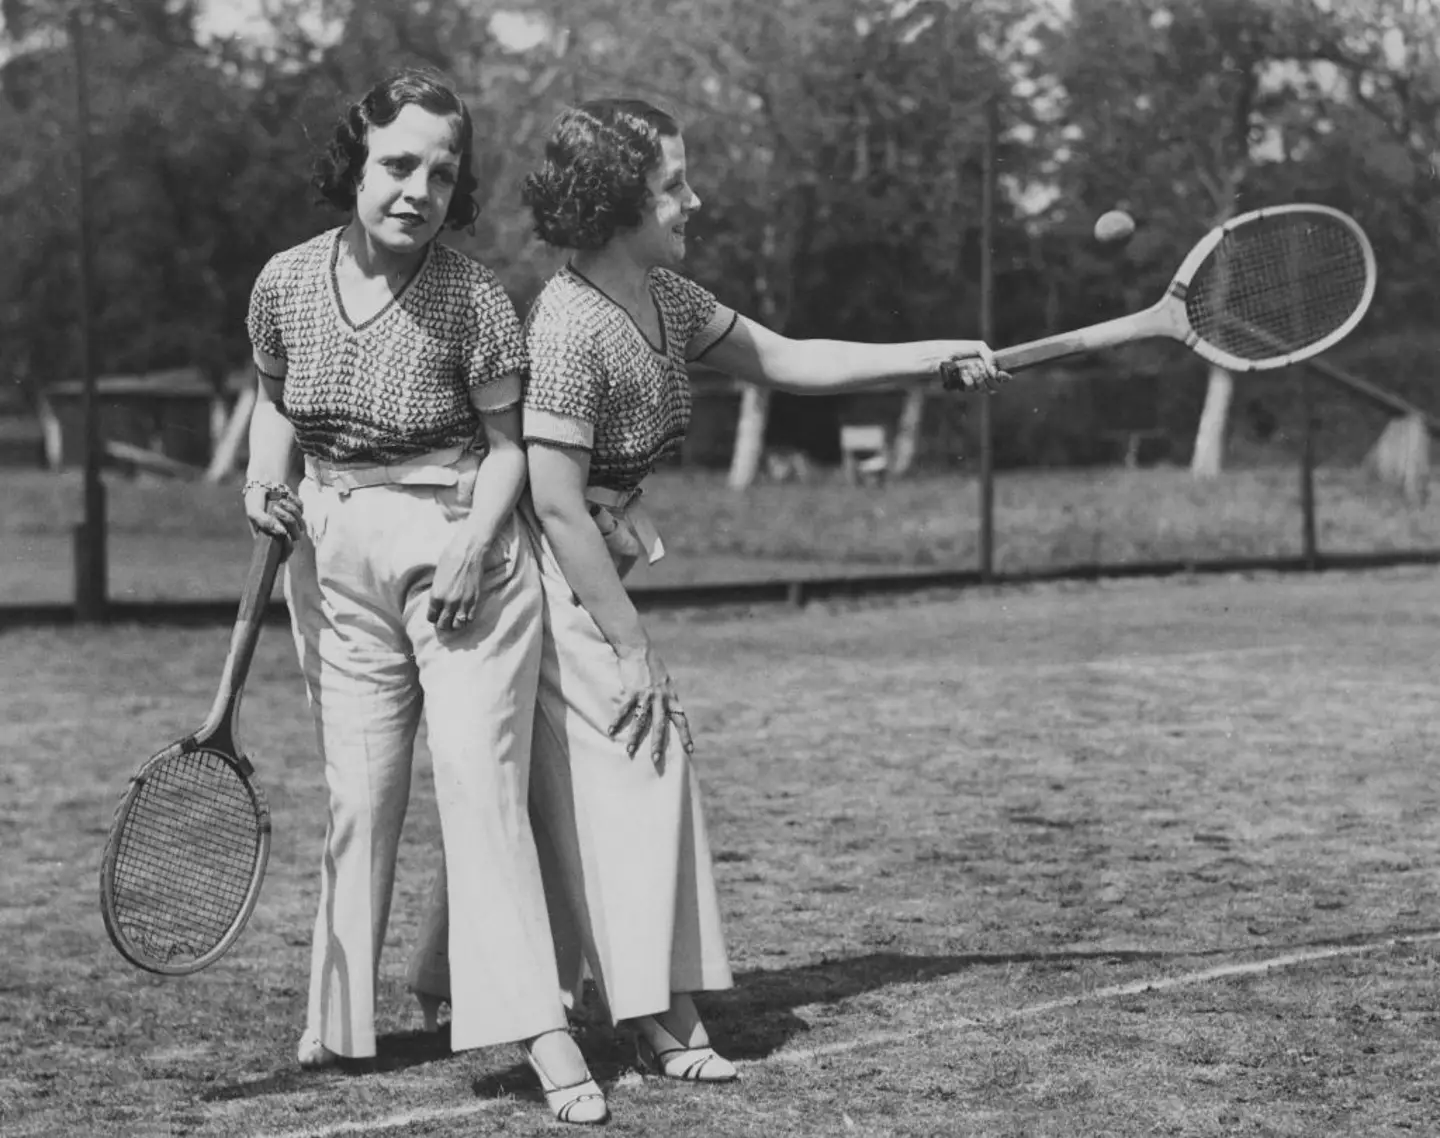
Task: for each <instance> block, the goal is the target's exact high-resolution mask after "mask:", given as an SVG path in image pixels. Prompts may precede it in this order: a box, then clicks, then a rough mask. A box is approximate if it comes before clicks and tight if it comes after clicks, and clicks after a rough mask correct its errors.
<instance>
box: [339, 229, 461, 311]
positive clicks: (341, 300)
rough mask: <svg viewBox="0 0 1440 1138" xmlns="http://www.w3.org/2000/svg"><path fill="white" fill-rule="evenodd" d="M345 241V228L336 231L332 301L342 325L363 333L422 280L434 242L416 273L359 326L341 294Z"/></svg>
mask: <svg viewBox="0 0 1440 1138" xmlns="http://www.w3.org/2000/svg"><path fill="white" fill-rule="evenodd" d="M344 240H345V230H344V229H343V228H341V229H337V230H336V231H335V241H334V243H333V244H332V245H331V247H330V301H331V303H332V304H334V305H335V314H336V315H337V316H339V317H340V321H341V323H343V324H344V325H345V327H346V328H348V329H350V331H352V332H363V331H365V329H367V328H369V327H370V326H371V325H373V324H375V323H376V321H378V320H380V319H382V318H383V317H385V316H386V315H388V314H389V312H390V310H391V309H392V308H394V307H395V306H396V305H397V304H399V303H400V300H401V298H402V297H404V295H405V294H406V293H407V292H409V291H410V287H411V285H413V284H414V283H415V282H416V281H417V280H419V279H420V274H421V273H423V272H424V271H425V266H426V265H428V264H429V263H430V251H431V249H432V248H433V246H434V244H435V243H434V242H433V241H432V242H430V244H429V245H426V246H425V253H424V255H423V256H422V257H421V258H420V263H419V264H418V265H416V266H415V271H414V272H413V273H411V274H410V275H409V276H408V277H407V278H405V283H404V284H402V285H401V286H400V288H399V290H398V291H396V292H393V293H391V294H390V299H389V300H387V301H386V302H385V303H384V304H382V305H381V306H380V307H379V309H377V310H376V311H375V313H374V314H373V315H371V316H369V317H367V318H366V319H364V320H362V321H360V322H359V323H358V324H357V323H356V322H355V321H354V320H352V319H351V318H350V313H348V312H346V311H345V298H344V296H343V295H342V294H341V292H340V244H341V242H343V241H344Z"/></svg>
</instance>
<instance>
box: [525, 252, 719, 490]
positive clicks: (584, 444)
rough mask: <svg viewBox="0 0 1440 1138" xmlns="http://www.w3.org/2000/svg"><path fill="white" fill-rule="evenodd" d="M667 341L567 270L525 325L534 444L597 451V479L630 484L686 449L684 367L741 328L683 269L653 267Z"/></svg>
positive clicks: (528, 420)
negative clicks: (681, 273) (652, 338)
mask: <svg viewBox="0 0 1440 1138" xmlns="http://www.w3.org/2000/svg"><path fill="white" fill-rule="evenodd" d="M650 296H651V298H652V300H653V301H654V303H655V311H656V313H657V314H658V315H659V318H660V319H659V324H660V339H661V342H660V343H658V344H653V343H651V342H650V341H649V339H647V337H646V335H645V333H644V332H642V331H641V330H640V327H639V325H638V324H636V323H635V321H634V320H632V319H631V317H630V314H629V313H627V312H626V311H625V310H624V309H623V308H621V307H620V305H619V304H617V303H615V301H613V300H611V299H610V298H609V297H608V296H606V295H605V294H604V293H603V292H601V291H600V290H599V289H598V288H596V287H595V286H594V285H592V284H591V283H590V282H589V281H587V280H586V279H585V278H584V277H583V276H581V275H580V274H579V273H578V272H576V271H575V270H574V269H572V268H570V267H568V266H567V267H566V268H564V269H562V270H561V271H560V272H558V273H556V274H555V276H554V277H552V278H551V280H550V282H549V283H548V284H547V285H546V286H545V288H544V289H543V290H542V291H541V293H540V295H539V297H538V298H536V301H535V305H534V307H533V308H532V309H531V310H530V316H529V319H528V320H527V321H526V325H525V344H526V348H527V350H528V353H529V357H530V375H529V379H528V380H527V382H526V384H525V403H524V414H523V419H524V434H525V439H526V441H527V442H530V441H535V442H543V443H549V444H551V445H554V446H565V447H574V448H577V449H580V450H588V451H590V485H591V486H602V487H605V488H606V489H610V490H631V489H634V488H635V487H636V486H638V485H640V482H641V480H643V479H644V477H645V476H646V475H647V474H649V473H650V472H651V471H652V470H654V469H655V466H656V464H657V463H659V462H660V460H661V459H663V458H664V457H665V456H666V455H669V454H671V453H672V452H674V451H675V450H677V449H678V448H679V446H680V442H681V440H683V439H684V437H685V431H686V429H687V428H688V427H689V425H690V380H689V376H688V373H687V372H686V370H685V365H686V363H687V362H694V361H695V360H698V359H699V358H700V357H701V356H703V355H704V354H705V353H706V352H707V351H709V350H710V349H711V348H713V347H714V346H715V345H716V344H718V343H719V342H720V341H721V340H723V339H724V338H725V337H726V335H728V334H729V332H730V330H731V329H732V328H733V327H734V326H735V321H736V315H735V312H734V311H733V310H732V309H729V308H727V307H725V306H724V305H723V304H720V303H718V302H717V301H716V299H715V297H714V296H713V295H711V294H710V293H709V292H707V291H706V290H705V289H703V288H701V287H700V286H699V285H697V284H695V283H694V282H693V281H689V280H686V279H685V278H684V277H682V276H679V275H678V274H676V273H672V272H669V271H667V270H665V269H653V270H651V272H650Z"/></svg>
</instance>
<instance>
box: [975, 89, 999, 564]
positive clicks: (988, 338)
mask: <svg viewBox="0 0 1440 1138" xmlns="http://www.w3.org/2000/svg"><path fill="white" fill-rule="evenodd" d="M999 119H1000V116H999V110H998V107H997V103H996V96H995V95H994V94H991V95H990V97H989V98H988V99H986V101H985V162H984V178H983V182H982V184H981V187H980V338H981V339H982V340H984V341H985V342H986V343H987V344H992V341H993V339H994V336H995V262H994V251H993V249H992V246H993V245H994V242H995V150H996V145H997V140H998V136H999V134H1000V125H999ZM992 346H993V344H992ZM979 399H980V580H982V581H989V580H990V579H991V578H992V577H993V576H994V575H995V452H994V439H993V435H992V424H991V415H990V393H989V392H988V391H982V392H980V394H979Z"/></svg>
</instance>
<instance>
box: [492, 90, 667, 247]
mask: <svg viewBox="0 0 1440 1138" xmlns="http://www.w3.org/2000/svg"><path fill="white" fill-rule="evenodd" d="M678 137H680V126H679V124H678V123H676V121H675V119H674V118H673V117H672V116H670V115H669V114H667V113H666V112H664V111H662V110H660V108H659V107H656V106H653V105H652V104H650V103H647V102H645V101H644V100H643V99H595V100H592V101H590V102H587V103H581V104H580V105H579V106H576V107H570V108H568V109H567V110H565V111H563V112H561V114H560V117H559V118H557V119H556V120H555V124H554V126H553V127H551V129H550V137H549V139H548V140H547V141H546V143H545V159H544V161H543V162H542V163H541V166H540V169H538V170H536V171H535V172H534V173H532V174H529V175H527V176H526V178H525V184H524V189H523V190H522V193H521V199H522V200H523V201H524V203H525V204H526V205H527V206H529V207H530V214H531V216H532V217H533V218H534V222H535V235H536V236H537V237H539V238H540V240H542V241H544V242H545V243H546V244H547V245H552V246H555V247H557V248H562V249H587V250H593V249H599V248H601V247H603V246H604V245H605V244H606V243H607V242H608V241H609V240H610V239H611V238H612V237H614V236H615V235H616V234H617V233H622V232H624V231H625V230H628V229H634V228H636V227H637V226H639V224H640V223H641V221H642V220H643V219H644V211H645V206H646V205H647V204H648V202H649V201H650V190H649V187H648V186H647V185H646V179H647V178H648V177H649V176H650V172H651V171H652V170H654V169H655V167H656V166H657V165H658V164H659V162H660V159H661V149H660V140H661V139H662V138H678Z"/></svg>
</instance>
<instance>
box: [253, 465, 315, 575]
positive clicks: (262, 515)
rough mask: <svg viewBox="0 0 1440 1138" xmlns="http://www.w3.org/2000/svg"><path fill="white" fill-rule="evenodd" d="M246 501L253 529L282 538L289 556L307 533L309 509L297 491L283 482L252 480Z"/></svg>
mask: <svg viewBox="0 0 1440 1138" xmlns="http://www.w3.org/2000/svg"><path fill="white" fill-rule="evenodd" d="M243 501H244V503H245V520H246V521H248V522H249V523H250V531H251V532H252V533H268V534H270V535H271V536H272V537H277V538H279V539H280V540H281V541H282V542H284V544H285V556H286V557H289V556H290V551H291V550H292V549H293V548H294V547H295V543H296V542H297V541H299V540H300V538H301V536H302V535H303V534H304V532H305V520H304V517H305V510H304V508H303V507H302V506H301V505H300V499H299V498H297V497H296V496H295V493H294V491H292V490H291V489H290V488H289V487H288V486H286V485H284V484H283V483H279V482H258V481H252V482H247V483H246V484H245V492H244V495H243Z"/></svg>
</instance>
